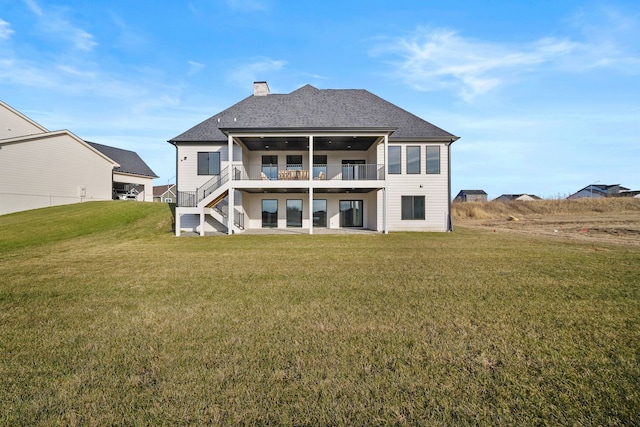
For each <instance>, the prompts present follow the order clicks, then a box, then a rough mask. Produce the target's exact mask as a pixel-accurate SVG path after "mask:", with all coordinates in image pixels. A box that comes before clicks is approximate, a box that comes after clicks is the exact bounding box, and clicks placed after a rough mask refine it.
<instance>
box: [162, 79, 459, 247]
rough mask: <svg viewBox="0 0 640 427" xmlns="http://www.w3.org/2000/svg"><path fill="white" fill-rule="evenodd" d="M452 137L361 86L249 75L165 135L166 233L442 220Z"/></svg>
mask: <svg viewBox="0 0 640 427" xmlns="http://www.w3.org/2000/svg"><path fill="white" fill-rule="evenodd" d="M457 139H458V137H457V136H454V135H453V134H451V133H449V132H446V131H444V130H443V129H440V128H439V127H437V126H434V125H433V124H431V123H429V122H427V121H425V120H423V119H421V118H419V117H417V116H415V115H413V114H411V113H409V112H407V111H405V110H403V109H401V108H399V107H397V106H396V105H394V104H392V103H390V102H387V101H385V100H384V99H382V98H380V97H378V96H376V95H374V94H372V93H370V92H368V91H366V90H354V89H348V90H334V89H323V90H321V89H317V88H315V87H313V86H310V85H306V86H303V87H301V88H300V89H298V90H295V91H293V92H291V93H289V94H271V93H270V91H269V88H268V85H267V83H266V82H256V83H254V93H253V95H251V96H249V97H248V98H246V99H244V100H242V101H240V102H238V103H237V104H235V105H233V106H231V107H229V108H228V109H226V110H224V111H222V112H220V113H218V114H215V115H214V116H212V117H210V118H209V119H207V120H205V121H203V122H202V123H200V124H198V125H196V126H194V127H193V128H191V129H189V130H187V131H186V132H184V133H182V134H180V135H178V136H176V137H175V138H173V139H171V140H169V142H170V143H171V144H173V145H174V146H175V148H176V169H177V173H176V180H177V183H176V184H177V189H178V201H177V202H178V203H177V207H176V235H180V233H181V232H182V231H191V232H198V233H199V234H200V235H204V234H205V233H206V232H209V231H216V230H217V231H224V232H226V233H229V234H232V233H238V232H242V231H243V230H246V229H258V228H281V229H287V228H294V229H302V230H303V231H304V232H308V233H309V234H312V233H313V231H314V228H315V229H317V228H329V229H338V228H356V229H357V228H361V229H369V230H375V231H379V232H382V233H387V232H390V231H448V230H451V218H450V211H451V206H450V200H451V172H450V171H451V168H450V152H451V144H452V143H453V142H454V141H456V140H457ZM230 218H231V219H230Z"/></svg>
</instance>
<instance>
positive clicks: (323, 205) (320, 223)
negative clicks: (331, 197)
mask: <svg viewBox="0 0 640 427" xmlns="http://www.w3.org/2000/svg"><path fill="white" fill-rule="evenodd" d="M313 226H314V227H326V226H327V199H314V200H313Z"/></svg>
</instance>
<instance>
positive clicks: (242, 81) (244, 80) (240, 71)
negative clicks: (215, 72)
mask: <svg viewBox="0 0 640 427" xmlns="http://www.w3.org/2000/svg"><path fill="white" fill-rule="evenodd" d="M285 65H287V61H283V60H278V59H271V58H258V59H257V60H256V61H255V62H252V63H249V64H241V65H238V66H236V67H233V71H232V72H231V73H230V74H229V75H228V77H227V78H228V80H231V81H233V82H234V83H237V84H239V85H241V86H243V87H247V85H250V84H251V83H253V82H255V81H259V80H267V76H268V75H269V74H271V73H273V72H276V71H281V70H282V69H283V68H284V66H285Z"/></svg>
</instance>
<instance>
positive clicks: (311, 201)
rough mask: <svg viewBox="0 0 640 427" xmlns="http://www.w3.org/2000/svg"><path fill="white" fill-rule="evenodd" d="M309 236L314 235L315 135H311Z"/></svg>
mask: <svg viewBox="0 0 640 427" xmlns="http://www.w3.org/2000/svg"><path fill="white" fill-rule="evenodd" d="M309 181H310V182H309V234H313V135H309Z"/></svg>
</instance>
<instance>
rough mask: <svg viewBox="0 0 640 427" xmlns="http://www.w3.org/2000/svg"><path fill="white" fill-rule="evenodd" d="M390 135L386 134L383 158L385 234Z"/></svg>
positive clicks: (384, 226) (385, 231)
mask: <svg viewBox="0 0 640 427" xmlns="http://www.w3.org/2000/svg"><path fill="white" fill-rule="evenodd" d="M388 157H389V135H388V134H387V135H385V136H384V153H383V155H382V158H383V159H384V168H383V169H382V170H383V171H384V187H383V188H382V228H383V230H384V231H383V232H384V234H389V229H388V228H387V176H388V175H389V159H388Z"/></svg>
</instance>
